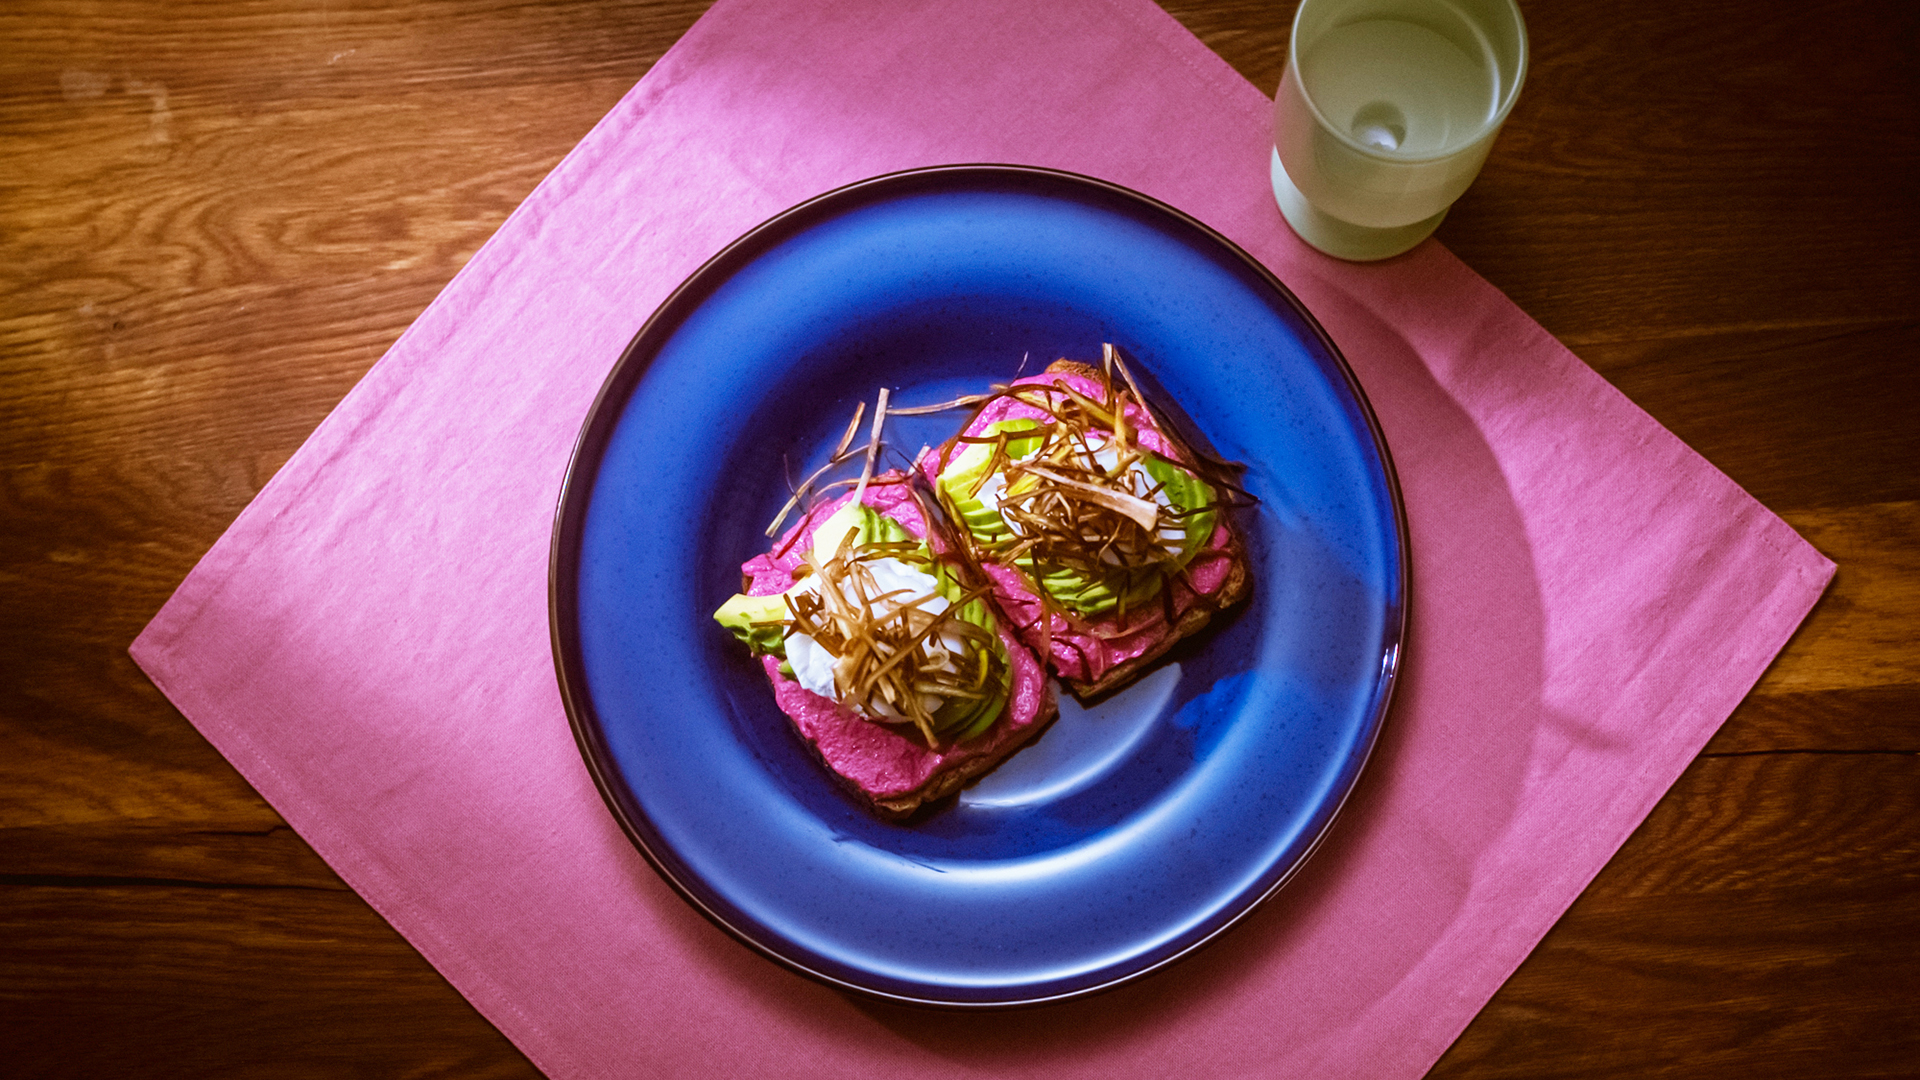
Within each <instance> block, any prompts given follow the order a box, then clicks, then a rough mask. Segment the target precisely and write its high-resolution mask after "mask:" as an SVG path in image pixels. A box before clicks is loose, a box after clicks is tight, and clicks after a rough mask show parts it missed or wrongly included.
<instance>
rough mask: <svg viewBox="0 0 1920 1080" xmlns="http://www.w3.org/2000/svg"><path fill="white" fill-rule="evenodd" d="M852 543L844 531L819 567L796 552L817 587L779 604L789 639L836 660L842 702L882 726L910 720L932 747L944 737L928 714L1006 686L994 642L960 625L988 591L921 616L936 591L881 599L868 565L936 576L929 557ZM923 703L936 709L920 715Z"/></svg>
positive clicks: (883, 544) (915, 548) (897, 546)
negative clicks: (880, 562)
mask: <svg viewBox="0 0 1920 1080" xmlns="http://www.w3.org/2000/svg"><path fill="white" fill-rule="evenodd" d="M858 535H859V530H858V529H851V530H849V531H848V533H847V535H846V536H845V537H844V538H843V539H842V540H841V542H840V544H839V546H838V549H837V550H836V551H835V553H834V554H833V555H832V556H831V557H830V558H827V559H824V560H823V559H821V558H819V556H818V555H817V553H816V552H815V551H813V550H811V549H809V550H808V551H807V552H806V553H805V555H804V556H803V558H804V559H805V560H806V565H807V567H808V569H809V570H810V571H811V574H812V575H814V576H817V577H818V579H819V582H820V584H819V586H818V587H817V588H816V589H814V590H811V591H808V592H801V593H794V594H789V595H788V596H787V608H788V612H789V614H790V615H791V622H792V626H793V632H797V633H804V634H806V635H807V636H809V637H811V638H813V640H814V641H815V642H817V643H818V644H819V645H820V646H821V647H823V648H825V649H826V650H827V651H828V652H829V653H831V654H833V655H834V656H835V657H836V660H835V663H834V685H835V686H836V687H837V688H839V689H840V690H841V691H842V697H841V702H842V704H847V705H851V706H854V707H855V708H857V709H859V710H860V711H861V712H862V713H864V714H866V715H867V716H868V717H869V718H870V719H873V720H877V721H880V722H882V723H899V722H901V721H906V722H910V723H912V724H913V726H914V727H915V728H916V729H917V730H918V731H919V733H920V735H921V737H922V738H923V739H925V740H926V743H927V745H928V746H929V747H932V748H934V749H939V748H940V746H941V737H942V735H943V734H946V731H945V730H944V729H945V728H948V727H950V726H951V725H949V724H942V723H940V721H939V719H938V718H937V717H936V715H935V713H936V712H939V711H942V709H943V708H944V707H945V703H947V702H952V701H975V702H977V701H982V700H985V699H987V698H988V697H990V696H993V695H996V694H1002V693H1004V692H1006V690H1007V688H1008V686H1009V676H1008V672H1007V661H1006V658H1005V657H1004V656H1003V655H1001V650H1000V648H999V643H998V640H997V639H996V638H995V636H994V635H993V634H992V632H990V631H988V630H987V629H986V628H984V627H981V626H978V625H975V624H974V623H972V622H969V621H967V620H966V619H964V618H962V617H961V613H962V612H963V611H964V610H966V608H967V607H968V605H970V604H974V603H977V602H980V600H981V598H982V597H984V596H985V595H986V593H987V591H988V589H987V587H986V586H980V587H977V588H974V589H972V590H969V591H967V592H966V593H964V594H962V595H961V596H960V598H959V599H958V600H957V601H954V602H951V603H949V605H948V607H947V608H946V610H944V611H940V612H931V611H928V610H926V608H925V606H924V605H926V604H927V603H928V602H929V601H930V600H932V599H933V598H934V597H935V596H937V595H939V592H938V590H933V591H929V592H927V593H924V594H921V595H911V596H909V595H905V594H906V593H907V592H908V590H902V589H896V590H892V591H883V590H881V588H880V586H879V584H878V582H877V581H876V580H875V579H874V576H873V572H872V571H871V570H870V569H869V568H868V566H867V564H868V563H870V562H872V561H874V560H876V559H897V560H899V561H901V562H903V563H910V564H915V563H917V564H919V565H921V566H923V567H927V568H928V570H929V572H936V571H937V569H938V567H937V566H936V561H935V560H934V559H933V557H932V555H931V552H930V551H929V549H928V548H926V547H925V546H924V545H923V544H918V543H911V542H903V541H891V542H889V541H870V542H868V543H864V544H862V543H856V540H857V538H858ZM936 576H937V573H936ZM955 643H957V644H958V645H959V648H958V649H957V650H955V649H954V648H953V647H952V646H953V645H954V644H955ZM956 653H957V655H956ZM927 697H934V698H937V699H939V701H940V702H941V705H940V706H936V707H934V708H929V707H928V705H927V702H926V698H927Z"/></svg>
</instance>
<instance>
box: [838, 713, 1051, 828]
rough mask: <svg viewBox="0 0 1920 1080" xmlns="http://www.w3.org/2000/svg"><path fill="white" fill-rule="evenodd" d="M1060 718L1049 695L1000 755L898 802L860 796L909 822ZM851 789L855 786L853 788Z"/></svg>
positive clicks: (968, 764) (973, 761) (965, 765)
mask: <svg viewBox="0 0 1920 1080" xmlns="http://www.w3.org/2000/svg"><path fill="white" fill-rule="evenodd" d="M1059 717H1060V703H1059V702H1058V701H1056V700H1053V697H1052V694H1051V693H1049V694H1048V700H1047V703H1046V705H1045V706H1044V707H1043V709H1042V710H1041V713H1040V715H1039V716H1038V717H1036V718H1035V719H1034V721H1033V723H1031V724H1029V725H1027V727H1026V728H1025V730H1024V733H1023V735H1022V736H1021V738H1019V739H1017V740H1015V741H1013V742H1010V743H1008V744H1007V745H1006V746H1004V747H1002V748H1001V749H1000V752H999V753H997V754H995V755H993V756H991V757H984V756H983V757H974V758H968V759H966V760H965V761H962V762H961V763H960V764H958V765H956V766H954V767H953V768H951V769H949V770H947V771H945V772H938V773H935V774H933V775H932V776H930V777H928V778H927V782H926V783H925V784H924V785H922V786H921V787H920V788H919V789H918V790H916V791H910V792H908V793H907V794H905V795H900V796H897V797H895V798H891V799H875V798H872V797H871V796H868V795H867V794H866V792H860V794H861V796H862V797H863V798H866V799H867V801H868V802H870V803H872V804H873V809H874V812H875V813H877V814H879V815H880V816H881V817H883V818H886V819H887V820H888V821H902V820H905V819H906V818H910V817H912V816H913V815H914V813H915V812H917V811H918V810H919V809H920V808H921V807H923V806H925V805H927V804H928V803H931V802H937V801H939V800H941V799H944V798H946V797H947V796H949V795H951V794H953V793H954V792H956V791H959V790H960V789H961V788H963V787H966V786H967V785H969V784H971V783H973V782H974V781H975V780H978V779H980V778H981V777H983V776H985V775H987V774H988V773H990V772H992V771H993V770H994V769H996V768H999V766H1000V763H1001V762H1003V761H1005V760H1007V759H1008V758H1010V757H1012V756H1013V755H1014V754H1015V753H1016V752H1017V751H1019V750H1020V749H1021V748H1022V747H1024V746H1026V745H1027V744H1028V743H1030V742H1032V741H1033V740H1034V739H1035V738H1036V737H1038V736H1039V734H1040V733H1041V732H1043V731H1045V730H1047V729H1048V728H1049V727H1052V726H1053V722H1054V721H1055V720H1057V719H1059ZM828 771H829V772H832V771H833V770H832V769H831V768H829V769H828ZM834 775H835V776H839V775H840V774H839V773H834ZM841 779H842V780H845V777H841ZM848 786H851V785H850V784H849V785H848ZM854 790H856V791H857V790H858V789H857V788H855V789H854Z"/></svg>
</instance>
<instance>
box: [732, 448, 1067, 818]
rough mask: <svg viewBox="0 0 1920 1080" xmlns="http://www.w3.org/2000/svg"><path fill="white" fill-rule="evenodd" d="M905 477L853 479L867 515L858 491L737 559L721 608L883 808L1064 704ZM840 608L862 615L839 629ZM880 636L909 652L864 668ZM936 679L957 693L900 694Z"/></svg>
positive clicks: (945, 784)
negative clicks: (850, 628)
mask: <svg viewBox="0 0 1920 1080" xmlns="http://www.w3.org/2000/svg"><path fill="white" fill-rule="evenodd" d="M913 484H914V481H913V478H912V477H910V476H908V475H906V474H903V473H900V472H897V471H896V472H890V473H887V474H883V475H881V476H878V477H875V478H873V480H872V481H871V482H870V483H868V484H866V485H865V486H864V487H863V488H862V489H860V490H859V491H858V492H857V494H858V496H859V500H860V502H859V504H858V505H859V506H860V507H865V508H866V510H867V511H870V514H862V513H860V512H858V508H857V507H855V506H854V505H853V500H854V498H855V493H849V494H847V495H845V496H843V497H841V498H839V499H835V500H831V501H828V502H823V503H821V504H820V505H817V506H815V507H814V508H813V509H812V510H811V511H809V512H808V513H807V515H806V516H805V517H804V518H803V519H802V520H801V521H800V522H799V523H798V524H796V525H794V526H793V527H792V528H791V529H789V530H788V531H787V532H786V533H785V534H784V535H783V536H782V537H781V538H780V540H779V541H778V542H777V543H776V544H775V545H774V546H773V549H772V550H771V551H769V552H768V553H766V554H763V555H759V556H755V557H754V558H752V559H749V560H748V561H747V562H746V563H745V564H744V565H743V566H742V567H741V571H742V579H743V592H742V594H741V595H739V596H736V597H734V598H733V599H732V600H730V601H728V602H727V604H726V605H723V606H722V608H721V609H720V611H719V612H717V613H716V614H715V618H716V619H718V620H719V621H720V622H721V623H722V624H723V625H726V626H727V627H728V628H729V629H731V630H733V631H734V633H735V635H736V636H738V637H740V638H741V639H742V640H743V641H746V642H747V643H748V645H749V646H750V647H751V648H753V650H754V651H755V652H756V653H757V654H759V659H760V663H761V665H762V667H763V668H764V669H765V671H766V673H767V678H768V680H769V681H770V682H771V683H772V686H773V694H774V700H775V702H776V703H777V704H778V706H779V708H780V710H781V711H782V712H783V713H785V714H786V715H787V717H788V718H789V719H790V720H791V721H792V722H793V725H794V729H795V730H796V731H797V732H798V733H799V734H800V736H801V738H802V739H804V740H805V741H806V742H807V744H808V746H810V747H811V748H812V749H813V751H814V753H815V755H816V756H817V757H818V758H819V759H820V760H821V762H822V763H823V764H825V765H826V767H827V768H828V769H829V770H830V771H831V772H832V773H833V774H834V775H835V776H836V777H838V778H839V780H840V781H841V783H842V784H843V786H845V787H846V788H847V789H848V790H850V791H852V792H854V793H856V794H857V795H859V796H860V797H861V798H862V799H863V800H865V801H866V802H867V803H868V804H869V805H870V806H871V807H872V808H873V810H874V812H875V813H877V814H879V815H880V816H881V817H884V818H887V819H890V820H899V819H903V818H906V817H909V816H911V815H912V814H914V813H915V812H916V811H918V810H919V809H920V808H921V807H923V806H925V805H926V804H928V803H931V802H934V801H936V800H938V799H941V798H944V797H945V796H947V795H950V794H952V793H954V792H955V791H958V790H959V789H960V788H962V787H964V786H965V785H966V784H968V783H970V782H972V781H973V780H976V779H978V778H979V777H981V776H984V775H985V774H986V773H988V772H990V771H991V770H992V769H993V768H994V767H995V766H997V765H999V764H1000V763H1001V762H1002V761H1004V760H1006V759H1007V757H1009V756H1010V755H1012V754H1013V753H1014V752H1015V751H1016V750H1018V749H1019V748H1020V747H1022V746H1024V745H1025V744H1026V743H1027V742H1028V741H1029V740H1031V739H1032V738H1033V737H1034V736H1036V735H1038V734H1039V733H1040V732H1041V731H1042V730H1044V729H1045V728H1046V727H1047V725H1048V724H1050V723H1052V721H1053V719H1054V717H1055V716H1056V715H1057V714H1058V711H1059V710H1058V707H1057V702H1056V700H1055V699H1054V696H1053V689H1052V687H1051V686H1050V685H1049V684H1048V682H1047V679H1046V672H1045V669H1044V668H1043V667H1042V666H1041V664H1040V662H1039V661H1038V660H1037V659H1036V658H1035V657H1034V656H1033V654H1032V653H1031V652H1029V651H1028V650H1027V649H1026V647H1025V646H1024V645H1022V644H1021V643H1020V641H1019V639H1018V638H1017V637H1016V636H1014V635H1013V634H1012V633H1011V632H1010V631H1009V630H1008V629H1007V626H1006V623H1005V621H1004V619H1003V618H1002V617H1001V616H1000V613H999V612H998V610H997V609H996V608H995V607H994V605H993V603H992V601H991V598H990V592H989V589H988V587H987V585H986V583H985V582H983V581H981V580H980V579H979V578H978V576H977V575H976V574H974V573H973V572H972V571H971V569H970V568H969V567H967V566H966V565H965V564H964V563H962V562H961V561H960V560H959V559H958V558H957V557H956V554H955V545H954V544H953V543H952V541H951V540H950V539H949V538H948V537H947V536H946V534H945V532H944V529H943V528H942V527H941V525H940V524H939V522H938V521H937V520H933V521H930V520H929V514H928V513H927V510H928V506H927V503H926V502H924V501H923V499H924V495H922V494H920V493H916V492H915V491H914V489H913ZM921 545H924V546H921ZM908 549H917V552H916V551H909V550H908ZM856 567H859V569H856ZM915 573H919V574H920V577H919V578H915V577H914V574H915ZM935 596H937V597H938V598H935V599H929V597H935ZM902 601H908V603H905V604H902V603H901V602H902ZM916 601H917V602H918V603H917V605H916V603H915V602H916ZM889 604H892V605H895V606H894V607H893V608H889ZM901 608H905V609H907V610H901ZM849 612H853V614H851V615H850V614H849ZM846 618H852V619H853V620H854V621H855V622H860V621H861V620H862V619H866V620H868V622H870V623H871V626H869V627H868V628H866V629H862V630H860V631H859V632H858V633H856V634H854V635H851V636H849V637H848V638H847V639H846V640H844V641H842V640H838V639H837V636H836V634H837V631H836V627H842V626H844V625H845V619H846ZM962 624H964V625H962ZM874 627H878V629H874ZM969 628H971V629H969ZM808 631H813V633H808ZM916 639H918V640H919V642H920V643H919V644H917V645H916V644H914V641H915V640H916ZM888 645H891V646H895V647H899V646H903V645H904V648H895V649H894V651H899V652H905V653H906V654H907V656H906V657H905V658H904V660H905V663H900V662H896V663H895V665H894V666H893V667H891V668H887V669H886V671H881V672H879V676H878V678H877V680H868V679H864V678H862V677H861V672H862V671H865V672H867V673H868V674H872V673H874V671H875V670H876V669H878V668H882V667H885V663H886V660H885V658H886V656H888V655H891V654H890V653H888V651H887V646H888ZM849 654H852V655H853V660H851V661H848V660H847V659H846V658H847V656H848V655H849ZM862 663H865V664H866V667H865V668H862V667H861V664H862ZM909 667H911V668H914V669H915V672H914V674H912V675H909V676H905V677H904V681H902V679H900V678H893V681H892V682H889V678H891V677H892V676H890V675H889V673H892V675H898V674H899V673H900V672H901V671H902V670H903V669H905V668H909ZM942 680H944V681H945V682H947V683H950V684H952V688H953V693H954V695H955V696H951V697H943V696H941V695H940V694H922V695H920V696H919V697H918V698H916V699H914V700H911V701H910V700H909V699H908V698H906V697H902V696H900V695H902V694H904V693H907V692H908V691H907V690H906V689H905V687H908V686H915V685H918V686H925V685H928V684H929V682H930V681H931V682H940V681H942ZM849 683H851V684H852V685H851V686H849V685H848V684H849ZM881 684H887V685H888V686H891V687H892V691H893V697H892V698H889V696H888V693H887V691H886V690H885V689H883V688H882V685H881ZM863 687H865V688H867V689H866V691H865V692H864V693H863ZM969 694H971V695H973V696H970V697H969V696H964V695H969ZM916 703H917V705H918V706H919V707H918V708H915V707H914V705H915V704H916Z"/></svg>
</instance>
